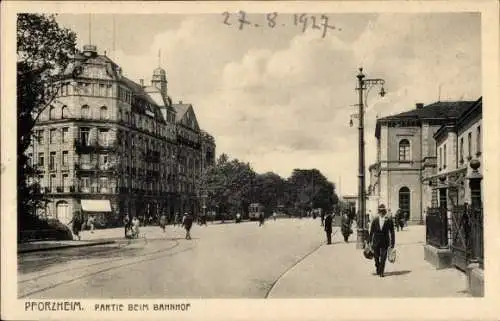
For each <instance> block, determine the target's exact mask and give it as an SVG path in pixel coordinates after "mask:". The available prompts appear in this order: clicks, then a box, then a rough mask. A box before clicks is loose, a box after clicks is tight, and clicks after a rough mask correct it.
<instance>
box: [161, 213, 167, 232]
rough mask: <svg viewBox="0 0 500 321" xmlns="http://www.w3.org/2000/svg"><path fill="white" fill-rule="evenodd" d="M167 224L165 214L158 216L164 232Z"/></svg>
mask: <svg viewBox="0 0 500 321" xmlns="http://www.w3.org/2000/svg"><path fill="white" fill-rule="evenodd" d="M166 225H167V217H166V216H165V215H162V216H160V227H161V229H162V230H163V233H165V226H166Z"/></svg>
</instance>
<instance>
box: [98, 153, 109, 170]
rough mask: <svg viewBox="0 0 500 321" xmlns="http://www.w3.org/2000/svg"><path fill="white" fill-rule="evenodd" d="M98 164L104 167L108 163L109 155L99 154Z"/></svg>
mask: <svg viewBox="0 0 500 321" xmlns="http://www.w3.org/2000/svg"><path fill="white" fill-rule="evenodd" d="M99 164H100V165H101V168H102V169H106V168H107V167H108V165H109V156H108V154H100V155H99Z"/></svg>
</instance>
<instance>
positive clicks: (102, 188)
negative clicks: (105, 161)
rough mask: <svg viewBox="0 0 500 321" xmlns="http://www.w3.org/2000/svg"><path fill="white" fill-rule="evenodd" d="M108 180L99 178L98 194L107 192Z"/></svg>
mask: <svg viewBox="0 0 500 321" xmlns="http://www.w3.org/2000/svg"><path fill="white" fill-rule="evenodd" d="M108 187H109V186H108V178H107V177H99V189H100V192H103V193H106V192H107V191H108Z"/></svg>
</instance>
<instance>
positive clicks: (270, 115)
mask: <svg viewBox="0 0 500 321" xmlns="http://www.w3.org/2000/svg"><path fill="white" fill-rule="evenodd" d="M308 16H309V17H310V18H308V26H307V28H306V30H305V31H304V30H303V25H301V24H300V23H299V25H295V20H294V19H295V17H294V15H291V14H278V15H277V17H276V18H275V19H274V20H272V21H271V22H269V21H268V19H267V16H266V14H265V13H262V14H247V15H246V17H245V20H247V21H249V22H250V24H244V25H243V28H242V29H240V23H239V22H238V19H239V18H240V16H239V14H238V13H237V12H232V13H230V14H229V15H223V14H197V15H178V14H170V15H167V14H158V15H151V14H149V15H128V14H127V15H125V14H123V15H119V14H117V15H114V16H113V15H104V14H102V15H99V14H94V15H70V14H61V15H59V16H58V17H57V20H58V22H59V23H60V24H61V25H63V26H65V27H68V28H70V29H72V30H74V31H75V32H76V33H77V35H78V45H79V47H80V48H81V47H82V45H84V44H87V43H89V42H91V43H92V44H94V45H97V47H98V51H99V52H100V53H101V54H102V53H104V51H106V52H107V55H108V56H109V57H111V58H112V59H113V60H114V61H115V62H116V63H118V64H119V65H120V66H121V67H122V69H123V72H124V74H125V75H126V76H127V77H129V78H131V79H132V80H135V81H137V82H139V79H144V80H145V82H146V83H149V82H150V80H151V75H152V71H153V69H154V68H156V67H157V66H158V65H161V67H163V68H164V69H165V70H166V71H167V77H168V94H169V96H170V97H172V99H173V101H174V102H177V101H183V102H184V103H191V104H193V107H194V108H195V112H196V115H197V118H198V122H199V124H200V126H201V127H202V129H204V130H206V131H208V132H210V133H211V134H212V135H213V136H214V137H215V139H216V144H217V154H220V153H227V154H228V155H229V156H230V157H233V158H238V159H240V160H242V161H245V162H250V163H251V165H252V166H253V168H254V169H255V170H256V171H257V172H260V173H263V172H267V171H274V172H276V173H278V174H279V175H281V176H282V177H285V178H286V177H289V176H290V174H291V172H292V171H293V169H294V168H302V169H304V168H317V169H319V170H320V171H321V172H322V173H323V174H324V175H325V176H326V177H327V178H328V179H329V180H330V181H332V182H334V183H335V184H336V187H337V192H340V194H341V195H347V194H351V195H353V194H356V193H357V171H358V167H357V166H358V130H357V125H356V122H355V126H353V127H350V126H349V119H350V115H351V114H354V113H357V107H356V106H353V105H354V104H356V103H357V99H358V98H357V97H358V96H357V92H356V91H355V87H356V81H357V79H356V75H357V73H358V68H359V67H363V68H364V72H365V74H366V76H367V78H383V79H384V80H385V82H386V84H385V86H384V89H385V90H386V92H387V94H386V96H385V97H383V98H381V97H380V96H378V95H377V93H378V91H379V88H378V87H374V88H373V89H372V90H371V91H370V92H369V95H368V98H367V108H366V111H365V112H366V117H365V127H366V129H365V140H366V144H365V148H366V166H367V167H368V166H369V165H370V164H372V163H373V162H374V161H375V159H376V148H375V146H376V140H375V136H374V135H375V123H376V117H377V116H379V117H383V116H387V115H390V114H395V113H398V112H402V111H406V110H410V109H413V108H414V106H415V104H416V103H424V104H430V103H433V102H435V101H437V100H438V99H440V100H441V101H446V100H476V99H478V98H479V97H480V96H481V17H480V15H479V14H475V13H409V14H405V13H384V14H361V13H356V14H346V13H343V14H334V13H332V14H327V15H326V16H327V17H328V25H330V26H334V27H335V28H328V30H327V32H326V35H325V36H324V37H323V30H322V29H321V25H320V24H321V21H324V20H321V14H308ZM311 17H315V20H316V24H317V25H320V27H319V28H320V29H316V28H313V27H312V23H313V18H311ZM226 18H227V20H226ZM270 18H272V17H270ZM113 21H114V26H115V27H114V28H113ZM225 22H227V23H228V24H229V25H228V24H226V23H225ZM273 22H275V25H274V27H273V28H271V27H270V25H269V24H271V25H273ZM256 25H258V26H256ZM113 29H114V30H115V31H114V32H113ZM89 31H90V32H89ZM159 52H161V54H160V55H159ZM368 184H369V182H368V176H367V185H368Z"/></svg>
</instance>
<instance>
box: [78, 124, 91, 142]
mask: <svg viewBox="0 0 500 321" xmlns="http://www.w3.org/2000/svg"><path fill="white" fill-rule="evenodd" d="M80 143H81V144H82V145H83V146H89V145H90V128H87V127H81V128H80Z"/></svg>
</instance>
